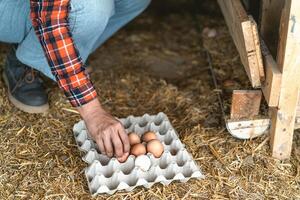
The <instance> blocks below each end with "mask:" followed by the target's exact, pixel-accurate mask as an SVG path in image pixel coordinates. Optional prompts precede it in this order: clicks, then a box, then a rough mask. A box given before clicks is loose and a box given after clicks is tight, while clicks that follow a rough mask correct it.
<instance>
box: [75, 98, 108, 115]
mask: <svg viewBox="0 0 300 200" xmlns="http://www.w3.org/2000/svg"><path fill="white" fill-rule="evenodd" d="M77 110H78V112H79V114H80V116H81V117H82V118H83V120H88V119H89V118H92V117H93V114H94V113H97V114H99V113H101V112H104V110H103V108H102V106H101V104H100V102H99V100H98V99H97V98H95V99H94V100H92V101H90V102H88V103H87V104H85V105H83V106H81V107H77Z"/></svg>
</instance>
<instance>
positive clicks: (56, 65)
mask: <svg viewBox="0 0 300 200" xmlns="http://www.w3.org/2000/svg"><path fill="white" fill-rule="evenodd" d="M69 5H70V0H30V9H31V20H32V24H33V28H34V30H35V32H36V34H37V36H38V38H39V40H40V43H41V45H42V47H43V50H44V53H45V56H46V58H47V60H48V63H49V65H50V67H51V72H52V73H53V75H54V76H55V78H56V80H57V82H58V85H59V87H60V88H61V89H63V91H64V93H65V95H66V96H67V98H68V99H69V101H70V103H71V104H72V105H73V106H74V107H78V106H81V105H84V104H86V103H88V102H89V101H91V100H93V99H94V98H96V96H97V93H96V90H95V88H94V86H93V84H92V82H91V80H90V77H89V75H88V74H87V73H86V72H85V67H84V65H83V62H82V59H81V57H80V55H79V52H78V50H77V49H76V46H75V44H74V41H73V39H72V34H71V32H70V31H69V27H68V26H69V24H68V12H69Z"/></svg>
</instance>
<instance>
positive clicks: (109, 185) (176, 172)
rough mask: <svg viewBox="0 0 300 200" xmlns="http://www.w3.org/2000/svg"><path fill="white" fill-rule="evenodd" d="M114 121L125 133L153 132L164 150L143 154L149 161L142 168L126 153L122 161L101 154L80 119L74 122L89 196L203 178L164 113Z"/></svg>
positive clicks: (140, 133) (133, 157)
mask: <svg viewBox="0 0 300 200" xmlns="http://www.w3.org/2000/svg"><path fill="white" fill-rule="evenodd" d="M118 120H119V121H120V122H121V123H122V124H123V125H124V127H125V129H126V132H127V133H130V132H135V133H137V134H138V135H139V136H142V134H143V133H145V132H147V131H153V132H155V133H156V136H157V139H159V140H160V141H161V142H162V144H163V146H164V153H163V154H162V156H161V157H160V158H156V157H154V156H153V155H152V154H151V153H148V154H147V156H148V157H149V159H150V161H151V167H150V168H149V170H148V171H143V170H142V169H141V168H139V167H137V166H136V165H135V159H136V157H135V156H134V155H130V156H129V157H128V159H127V161H126V162H124V163H120V162H119V161H118V160H117V159H116V158H109V157H107V156H106V155H103V154H101V153H100V152H99V149H98V147H97V145H96V143H95V142H94V141H93V140H92V139H91V138H90V136H89V133H88V131H87V130H86V127H85V124H84V121H80V122H78V123H77V124H75V125H74V127H73V132H74V136H75V140H76V143H77V146H78V148H79V150H80V151H82V152H84V156H83V158H82V159H83V161H85V162H86V163H87V164H88V167H87V168H85V176H86V178H87V181H88V186H89V190H90V192H91V194H92V196H96V195H97V194H103V193H106V194H114V193H115V192H117V191H120V190H126V191H132V190H133V189H134V188H136V187H138V186H144V187H146V188H150V187H151V186H152V185H154V184H155V183H162V184H163V185H169V184H170V183H171V182H172V181H180V182H187V181H188V180H189V179H191V178H197V179H201V178H204V175H203V174H202V173H201V170H200V168H199V167H198V166H197V164H196V162H195V161H194V160H193V158H192V156H191V154H190V153H188V151H187V150H186V148H185V145H184V144H182V143H181V141H180V139H179V137H178V134H177V132H176V131H175V129H174V128H173V127H172V125H171V123H170V121H169V119H168V117H167V116H166V115H165V114H164V113H159V114H157V115H148V114H145V115H143V116H141V117H134V116H129V117H127V118H122V119H118Z"/></svg>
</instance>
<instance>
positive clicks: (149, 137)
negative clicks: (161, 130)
mask: <svg viewBox="0 0 300 200" xmlns="http://www.w3.org/2000/svg"><path fill="white" fill-rule="evenodd" d="M155 139H157V137H156V134H155V133H154V132H152V131H149V132H146V133H144V134H143V136H142V140H143V142H150V141H151V140H155Z"/></svg>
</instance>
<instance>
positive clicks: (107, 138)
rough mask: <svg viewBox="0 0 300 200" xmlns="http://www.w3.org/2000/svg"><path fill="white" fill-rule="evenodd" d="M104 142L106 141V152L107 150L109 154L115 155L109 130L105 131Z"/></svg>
mask: <svg viewBox="0 0 300 200" xmlns="http://www.w3.org/2000/svg"><path fill="white" fill-rule="evenodd" d="M103 143H104V148H105V152H106V154H107V156H108V157H112V156H113V155H114V150H113V146H112V144H111V137H110V133H109V132H108V131H107V132H105V133H104V136H103Z"/></svg>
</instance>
